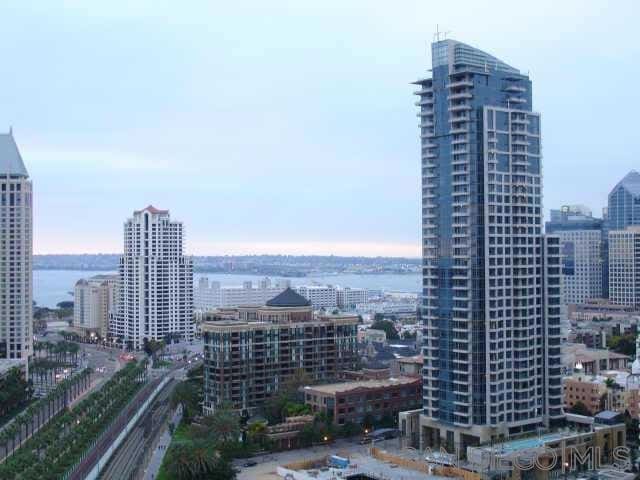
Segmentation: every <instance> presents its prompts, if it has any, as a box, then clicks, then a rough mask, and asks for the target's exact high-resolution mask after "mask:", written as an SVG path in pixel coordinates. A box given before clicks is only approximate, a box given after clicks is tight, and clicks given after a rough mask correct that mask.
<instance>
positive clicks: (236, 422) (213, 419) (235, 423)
mask: <svg viewBox="0 0 640 480" xmlns="http://www.w3.org/2000/svg"><path fill="white" fill-rule="evenodd" d="M201 425H202V426H203V427H204V428H206V429H207V431H208V432H209V434H210V436H211V438H212V439H215V441H217V442H218V443H226V442H234V441H237V440H238V439H239V438H240V418H239V417H238V415H237V414H236V412H234V411H233V410H231V409H230V408H229V407H227V406H222V407H221V408H218V409H217V410H216V411H215V412H214V413H213V414H212V415H208V416H206V417H204V418H203V419H202V423H201Z"/></svg>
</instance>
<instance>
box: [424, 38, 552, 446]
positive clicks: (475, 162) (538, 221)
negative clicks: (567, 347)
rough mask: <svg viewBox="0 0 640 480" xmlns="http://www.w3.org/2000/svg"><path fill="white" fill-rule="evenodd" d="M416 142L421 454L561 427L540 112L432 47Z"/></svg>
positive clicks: (523, 83)
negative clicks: (420, 290) (426, 449)
mask: <svg viewBox="0 0 640 480" xmlns="http://www.w3.org/2000/svg"><path fill="white" fill-rule="evenodd" d="M415 83H416V84H417V85H418V86H419V90H418V91H417V92H416V94H417V95H418V96H419V100H418V102H417V105H418V107H419V109H420V111H419V117H420V133H421V135H420V136H421V143H422V145H421V146H422V152H421V158H422V163H421V166H422V195H421V197H422V227H423V228H422V232H423V242H422V246H423V296H422V298H423V305H422V318H423V322H424V381H423V389H424V390H423V391H424V402H423V414H422V416H421V419H420V425H421V432H420V438H421V441H420V444H421V446H422V447H426V446H429V447H432V448H433V447H438V446H445V447H447V449H448V450H449V451H455V449H459V451H460V452H461V453H462V454H464V452H465V451H466V447H467V446H469V445H475V444H478V443H481V442H486V441H490V440H491V439H492V438H496V437H497V436H510V435H519V434H522V433H524V432H528V431H532V432H533V431H536V430H537V429H539V428H540V427H541V426H544V425H550V424H552V423H554V422H556V421H561V420H562V418H563V411H562V385H561V366H560V343H561V327H560V317H561V282H562V278H561V270H560V258H561V256H560V240H559V238H558V237H554V236H549V237H545V236H543V233H542V216H543V215H542V171H541V159H542V157H541V130H540V115H539V114H538V113H535V112H534V111H533V109H532V83H531V80H530V79H529V77H528V75H527V74H524V73H521V72H520V71H519V70H517V69H515V68H513V67H511V66H509V65H507V64H506V63H505V62H503V61H501V60H499V59H497V58H496V57H494V56H492V55H489V54H487V53H485V52H483V51H481V50H478V49H477V48H474V47H471V46H469V45H466V44H464V43H461V42H458V41H456V40H452V39H447V40H443V41H437V42H435V43H434V44H433V45H432V68H431V76H430V77H428V78H424V79H421V80H418V81H417V82H415Z"/></svg>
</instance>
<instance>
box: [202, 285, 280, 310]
mask: <svg viewBox="0 0 640 480" xmlns="http://www.w3.org/2000/svg"><path fill="white" fill-rule="evenodd" d="M289 286H290V282H289V281H288V280H277V281H276V282H275V284H273V283H272V282H271V279H270V278H264V279H262V280H260V282H259V283H258V285H257V287H256V286H254V285H253V283H252V282H250V281H248V282H244V283H243V284H242V286H224V287H223V286H222V285H221V284H220V282H216V281H212V282H209V279H208V278H207V277H202V278H200V280H199V281H198V285H197V287H196V288H195V292H194V308H195V309H196V310H201V311H206V310H212V309H215V308H227V307H238V306H247V307H249V306H261V305H264V304H265V303H267V300H270V299H272V298H273V297H275V296H277V295H278V294H280V293H282V292H283V291H284V290H286V289H287V287H289Z"/></svg>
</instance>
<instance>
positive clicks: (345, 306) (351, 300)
mask: <svg viewBox="0 0 640 480" xmlns="http://www.w3.org/2000/svg"><path fill="white" fill-rule="evenodd" d="M368 300H369V291H368V290H367V289H366V288H351V287H344V288H340V287H338V288H337V289H336V302H337V304H338V308H340V309H341V310H354V309H355V308H356V306H357V305H362V304H365V303H367V301H368Z"/></svg>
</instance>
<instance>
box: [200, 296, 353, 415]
mask: <svg viewBox="0 0 640 480" xmlns="http://www.w3.org/2000/svg"><path fill="white" fill-rule="evenodd" d="M227 313H228V312H227ZM357 324H358V317H356V316H351V315H349V316H346V315H342V316H338V315H315V314H314V312H313V307H312V306H311V303H310V302H309V301H308V300H307V299H305V298H304V297H302V296H301V295H299V294H297V293H296V292H295V291H293V290H291V289H287V290H285V291H284V292H282V293H281V294H279V295H278V296H276V297H275V298H273V299H271V300H269V301H268V302H267V303H266V305H264V306H262V307H239V308H238V309H237V312H236V316H235V319H228V317H227V318H217V319H216V321H212V322H203V324H202V327H201V328H202V332H203V337H204V372H205V375H204V412H205V414H207V413H211V412H213V411H215V409H216V408H219V407H220V405H223V404H230V405H231V406H232V407H233V408H234V409H237V410H240V411H242V412H247V413H249V414H253V413H255V412H256V411H257V409H259V408H260V407H263V406H264V402H265V400H267V399H268V398H269V397H270V396H272V395H274V394H275V393H276V392H277V391H278V390H279V389H280V388H282V387H283V386H284V385H286V384H287V382H288V381H289V380H290V379H291V378H293V377H294V376H295V375H297V374H298V373H299V372H304V373H305V374H306V375H307V376H308V378H310V379H311V380H312V381H314V382H322V381H327V380H329V379H335V378H338V376H339V374H340V372H342V371H344V370H353V369H354V368H355V366H356V362H357V345H356V329H357Z"/></svg>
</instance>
